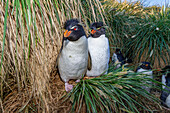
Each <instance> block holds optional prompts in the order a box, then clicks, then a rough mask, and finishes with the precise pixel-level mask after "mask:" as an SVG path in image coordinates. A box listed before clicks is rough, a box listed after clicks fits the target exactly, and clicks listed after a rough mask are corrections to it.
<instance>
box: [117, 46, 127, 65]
mask: <svg viewBox="0 0 170 113" xmlns="http://www.w3.org/2000/svg"><path fill="white" fill-rule="evenodd" d="M115 53H116V55H117V58H118V60H119V62H121V65H123V64H125V63H126V62H125V58H124V56H123V54H122V52H121V51H120V49H118V48H117V49H116V51H115Z"/></svg>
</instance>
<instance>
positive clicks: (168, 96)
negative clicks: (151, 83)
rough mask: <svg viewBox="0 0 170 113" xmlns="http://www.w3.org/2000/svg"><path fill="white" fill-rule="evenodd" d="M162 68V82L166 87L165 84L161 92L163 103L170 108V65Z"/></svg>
mask: <svg viewBox="0 0 170 113" xmlns="http://www.w3.org/2000/svg"><path fill="white" fill-rule="evenodd" d="M162 70H163V71H161V72H162V73H163V75H162V84H164V85H165V86H166V87H165V86H163V89H164V90H162V92H161V96H160V99H161V101H162V102H161V104H162V105H164V106H166V107H168V108H170V66H166V67H165V68H163V69H162Z"/></svg>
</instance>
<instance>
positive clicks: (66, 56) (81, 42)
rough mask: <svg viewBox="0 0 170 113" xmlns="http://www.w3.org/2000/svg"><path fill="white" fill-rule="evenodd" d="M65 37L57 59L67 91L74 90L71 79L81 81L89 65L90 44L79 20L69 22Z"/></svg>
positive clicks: (67, 22)
mask: <svg viewBox="0 0 170 113" xmlns="http://www.w3.org/2000/svg"><path fill="white" fill-rule="evenodd" d="M64 29H65V30H66V31H65V33H64V37H63V43H62V49H61V51H60V54H59V56H58V59H57V66H58V71H59V74H60V77H61V79H62V80H63V81H64V82H65V90H66V91H67V92H68V91H70V90H72V88H73V85H71V84H69V83H68V82H69V80H70V79H77V81H79V79H81V78H82V77H83V76H84V74H85V72H86V70H87V63H88V42H87V37H86V35H85V31H84V29H83V26H82V25H81V24H80V23H79V21H78V20H77V19H70V20H67V21H66V22H65V24H64Z"/></svg>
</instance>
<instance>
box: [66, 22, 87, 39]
mask: <svg viewBox="0 0 170 113" xmlns="http://www.w3.org/2000/svg"><path fill="white" fill-rule="evenodd" d="M64 29H66V31H65V33H64V39H68V40H70V41H77V40H78V39H79V38H80V37H82V36H84V35H85V31H84V29H83V26H82V25H81V24H80V22H79V21H78V20H77V19H70V20H67V21H66V22H65V24H64Z"/></svg>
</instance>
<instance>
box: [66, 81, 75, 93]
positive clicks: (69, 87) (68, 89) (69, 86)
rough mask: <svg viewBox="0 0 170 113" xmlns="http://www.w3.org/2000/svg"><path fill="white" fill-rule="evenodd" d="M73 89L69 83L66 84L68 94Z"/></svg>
mask: <svg viewBox="0 0 170 113" xmlns="http://www.w3.org/2000/svg"><path fill="white" fill-rule="evenodd" d="M72 89H73V85H70V84H69V83H65V90H66V92H69V91H71V90H72Z"/></svg>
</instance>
